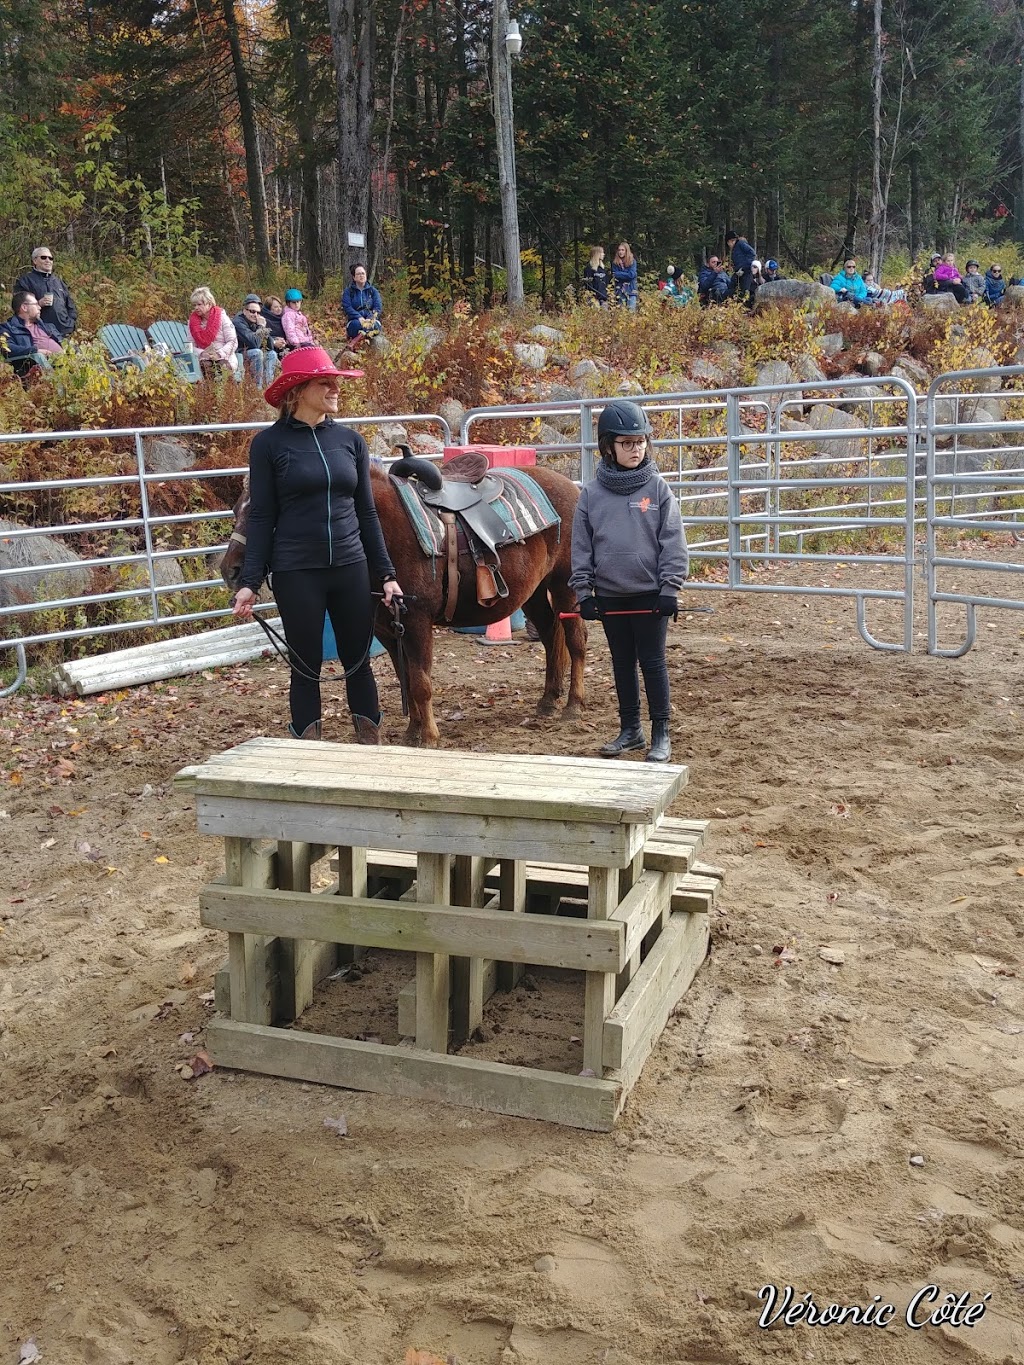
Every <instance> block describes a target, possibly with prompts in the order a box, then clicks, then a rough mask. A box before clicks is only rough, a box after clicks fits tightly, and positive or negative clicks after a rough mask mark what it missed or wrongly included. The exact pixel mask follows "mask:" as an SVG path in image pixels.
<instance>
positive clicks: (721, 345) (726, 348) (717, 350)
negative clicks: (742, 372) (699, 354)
mask: <svg viewBox="0 0 1024 1365" xmlns="http://www.w3.org/2000/svg"><path fill="white" fill-rule="evenodd" d="M708 349H709V350H710V352H711V354H712V355H713V356H714V357H715V360H716V361H718V362H719V364H721V365H724V366H725V368H726V369H727V370H738V369H739V366H740V361H741V360H742V359H743V357H742V356H741V355H740V348H739V347H738V346H737V345H736V343H735V342H734V341H713V342H712V343H711V345H710V346H709V347H708Z"/></svg>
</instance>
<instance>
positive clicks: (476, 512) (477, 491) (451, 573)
mask: <svg viewBox="0 0 1024 1365" xmlns="http://www.w3.org/2000/svg"><path fill="white" fill-rule="evenodd" d="M398 449H399V450H401V451H402V458H401V459H400V460H396V462H395V463H394V464H393V465H392V466H391V469H390V474H391V476H392V478H399V479H405V480H408V481H409V482H410V484H411V485H412V486H413V487H414V488H415V490H416V494H417V496H418V497H419V499H420V501H421V502H422V503H423V504H424V505H425V506H427V507H429V508H431V509H432V510H433V511H434V512H436V513H437V516H438V517H439V518H440V521H441V524H442V525H443V526H444V533H445V558H446V562H447V570H448V573H447V580H448V581H447V588H446V592H445V604H444V619H445V620H446V621H450V620H452V618H453V617H454V615H455V609H456V605H457V603H458V598H459V582H460V576H459V553H460V551H464V552H466V553H468V554H469V555H471V556H472V559H473V563H474V565H475V567H476V595H477V601H478V602H479V603H480V605H481V606H483V607H492V606H494V604H495V603H496V602H497V601H499V600H500V599H501V598H503V597H507V596H508V587H507V585H506V583H505V580H504V578H503V577H502V574H501V567H500V561H499V559H498V550H499V549H500V547H501V546H503V545H509V544H511V543H513V542H514V541H517V540H518V539H519V537H518V536H517V534H516V532H515V531H514V530H513V529H512V528H511V527H510V526H509V525H508V523H507V522H506V521H505V520H504V519H503V518H502V517H501V515H500V514H499V513H498V511H497V510H496V509H495V508H494V507H493V506H492V503H494V502H495V501H496V500H497V499H498V498H500V497H501V495H502V491H503V490H502V484H501V480H500V479H497V478H495V477H494V476H493V475H492V474H491V473H490V472H489V470H490V465H489V464H488V461H487V456H486V455H484V454H483V453H482V452H478V451H471V450H470V451H464V452H463V453H462V454H461V455H456V456H454V457H453V458H452V459H451V460H449V461H448V462H447V463H446V464H445V466H444V473H443V474H442V473H441V471H440V470H439V469H438V467H437V465H436V464H434V463H433V461H431V460H425V459H422V458H420V457H418V456H415V455H413V454H412V453H411V452H410V450H409V447H408V446H399V447H398Z"/></svg>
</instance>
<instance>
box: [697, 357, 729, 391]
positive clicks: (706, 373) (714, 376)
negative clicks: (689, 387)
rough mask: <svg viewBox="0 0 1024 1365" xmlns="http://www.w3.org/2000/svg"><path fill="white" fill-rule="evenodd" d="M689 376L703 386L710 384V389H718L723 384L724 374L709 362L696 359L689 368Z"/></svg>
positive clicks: (699, 358) (700, 358)
mask: <svg viewBox="0 0 1024 1365" xmlns="http://www.w3.org/2000/svg"><path fill="white" fill-rule="evenodd" d="M690 376H691V378H693V379H699V380H700V381H701V382H703V383H705V384H710V385H711V387H712V388H715V389H720V388H722V387H723V386H724V384H725V374H724V373H723V371H722V370H720V369H719V368H718V366H717V365H716V364H715V363H714V362H713V361H711V360H704V359H703V358H702V357H700V356H698V358H697V359H696V360H695V361H694V362H693V363H692V364H691V366H690Z"/></svg>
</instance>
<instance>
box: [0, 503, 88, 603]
mask: <svg viewBox="0 0 1024 1365" xmlns="http://www.w3.org/2000/svg"><path fill="white" fill-rule="evenodd" d="M26 529H27V528H26V527H23V526H19V524H18V523H17V522H16V521H4V520H3V519H2V518H0V569H19V570H22V572H19V573H16V574H11V575H10V576H7V575H4V576H3V577H0V606H4V607H13V606H21V605H27V604H29V603H31V602H48V601H58V600H59V599H60V598H63V597H81V596H82V595H83V594H84V593H86V592H87V591H88V589H89V583H90V581H91V579H92V568H91V567H90V566H89V565H88V564H85V563H83V561H82V560H81V559H80V558H79V557H78V555H76V554H75V553H74V551H73V550H69V549H68V548H67V546H66V545H65V544H64V543H63V541H61V540H58V539H57V538H56V536H46V535H43V534H41V533H39V532H37V533H36V534H34V535H30V536H18V537H17V539H14V538H12V537H11V536H10V535H9V534H7V533H8V532H11V531H22V530H26Z"/></svg>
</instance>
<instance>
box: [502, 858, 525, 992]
mask: <svg viewBox="0 0 1024 1365" xmlns="http://www.w3.org/2000/svg"><path fill="white" fill-rule="evenodd" d="M526 896H527V889H526V869H525V866H524V865H523V863H521V862H520V861H519V860H518V859H517V858H502V860H501V862H500V864H499V865H498V905H499V907H500V908H501V909H502V910H504V911H505V913H506V914H510V915H524V914H525V913H526ZM525 971H526V964H525V963H523V962H499V963H498V970H497V981H498V988H499V989H500V990H503V991H510V990H512V989H514V987H516V986H518V984H519V982H520V981H521V980H522V979H523V974H524V972H525Z"/></svg>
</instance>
